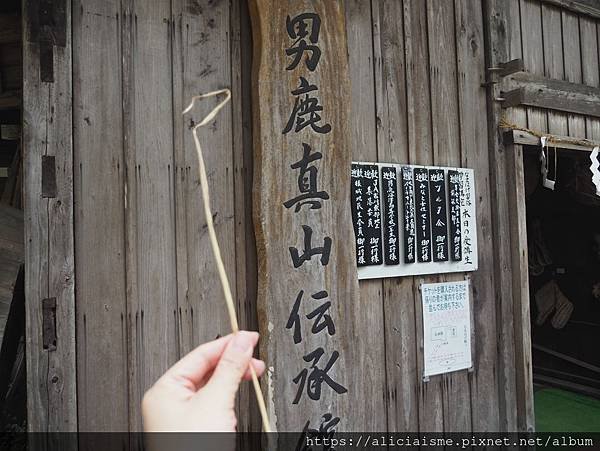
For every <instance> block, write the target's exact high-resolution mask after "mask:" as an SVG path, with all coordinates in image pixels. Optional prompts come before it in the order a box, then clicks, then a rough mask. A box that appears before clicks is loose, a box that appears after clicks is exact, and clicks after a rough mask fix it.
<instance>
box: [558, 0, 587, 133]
mask: <svg viewBox="0 0 600 451" xmlns="http://www.w3.org/2000/svg"><path fill="white" fill-rule="evenodd" d="M562 26H563V57H564V65H565V80H566V81H570V82H571V83H578V84H579V83H582V82H583V70H582V60H581V40H580V35H579V17H578V16H577V15H576V14H574V13H571V12H568V11H563V12H562ZM567 122H568V125H569V136H571V137H573V138H585V118H584V117H581V116H579V115H575V114H569V115H568V119H567Z"/></svg>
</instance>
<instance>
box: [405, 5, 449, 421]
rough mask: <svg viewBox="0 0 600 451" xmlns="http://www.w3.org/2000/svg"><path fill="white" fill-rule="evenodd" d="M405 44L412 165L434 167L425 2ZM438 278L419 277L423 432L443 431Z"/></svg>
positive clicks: (409, 24) (411, 18)
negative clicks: (429, 327) (429, 346)
mask: <svg viewBox="0 0 600 451" xmlns="http://www.w3.org/2000/svg"><path fill="white" fill-rule="evenodd" d="M404 42H405V54H406V67H407V71H406V90H407V93H406V94H407V116H408V149H409V162H410V163H413V164H422V165H427V164H432V163H433V148H432V131H431V98H430V84H429V83H430V81H429V56H428V55H429V49H428V40H427V5H426V2H423V1H421V0H405V2H404ZM435 281H437V277H435V276H426V277H424V278H415V283H414V289H413V292H414V299H413V301H414V305H415V330H416V342H417V346H416V352H417V381H418V393H419V431H430V432H434V431H443V430H444V419H443V406H442V403H443V401H442V378H441V377H440V376H433V377H432V378H431V379H430V380H429V381H428V382H424V381H423V308H422V304H421V295H420V293H419V287H420V284H421V282H425V283H428V282H435Z"/></svg>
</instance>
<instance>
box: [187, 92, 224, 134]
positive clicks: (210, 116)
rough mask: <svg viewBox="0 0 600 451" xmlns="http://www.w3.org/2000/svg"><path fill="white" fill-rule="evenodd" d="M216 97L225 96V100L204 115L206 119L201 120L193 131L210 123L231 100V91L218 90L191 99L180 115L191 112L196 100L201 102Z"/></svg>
mask: <svg viewBox="0 0 600 451" xmlns="http://www.w3.org/2000/svg"><path fill="white" fill-rule="evenodd" d="M218 95H225V98H224V99H223V100H222V101H221V102H220V103H219V104H218V105H217V106H216V107H214V108H213V110H212V111H211V112H210V113H208V114H207V115H206V117H205V118H204V119H202V121H201V122H200V123H199V124H196V125H195V126H194V129H196V128H198V127H202V126H203V125H206V124H207V123H209V122H210V121H212V120H213V119H214V117H215V116H216V115H217V113H218V112H219V110H221V108H223V107H224V106H225V105H226V104H227V102H229V100H230V99H231V91H230V90H229V89H228V88H224V89H219V90H217V91H212V92H208V93H206V94H200V95H197V96H194V97H192V100H191V102H190V104H189V105H188V106H187V108H186V109H185V110H183V112H182V113H181V114H182V115H185V114H187V113H189V112H190V111H192V109H193V108H194V104H195V103H196V100H202V99H206V98H209V97H215V96H218Z"/></svg>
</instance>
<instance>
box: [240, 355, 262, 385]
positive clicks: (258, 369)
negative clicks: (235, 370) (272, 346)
mask: <svg viewBox="0 0 600 451" xmlns="http://www.w3.org/2000/svg"><path fill="white" fill-rule="evenodd" d="M251 365H252V367H253V368H254V372H255V373H256V376H257V377H260V376H262V374H263V373H264V372H265V362H263V361H262V360H258V359H252V362H251ZM251 379H252V373H251V372H250V367H248V369H247V370H246V372H245V373H244V380H245V381H249V380H251Z"/></svg>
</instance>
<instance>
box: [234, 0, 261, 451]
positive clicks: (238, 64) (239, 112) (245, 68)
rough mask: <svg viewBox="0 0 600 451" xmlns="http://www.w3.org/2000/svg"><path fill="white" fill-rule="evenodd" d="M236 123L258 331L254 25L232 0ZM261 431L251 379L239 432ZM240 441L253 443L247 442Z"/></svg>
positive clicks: (246, 268)
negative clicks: (254, 209)
mask: <svg viewBox="0 0 600 451" xmlns="http://www.w3.org/2000/svg"><path fill="white" fill-rule="evenodd" d="M230 28H231V33H232V34H231V44H232V46H231V47H232V68H231V69H232V76H231V77H232V80H231V91H232V112H233V115H232V127H233V130H232V131H233V160H234V161H233V164H234V187H235V194H234V197H235V242H236V250H235V256H236V285H237V287H236V291H237V309H238V319H239V322H240V327H241V328H243V329H247V330H258V317H257V312H256V291H257V287H256V284H257V279H258V274H257V269H256V242H255V239H254V226H253V221H252V178H253V148H252V102H251V100H252V99H251V93H252V77H251V72H252V30H251V25H250V16H249V11H248V2H247V1H246V0H239V1H237V2H232V8H231V27H230ZM259 430H261V424H260V414H259V411H258V405H257V402H256V396H255V394H254V391H253V390H252V387H251V385H250V384H243V385H242V386H241V387H240V391H239V404H238V431H259ZM242 445H244V446H247V447H248V449H252V448H251V444H250V443H247V441H246V440H244V441H243V443H242Z"/></svg>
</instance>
